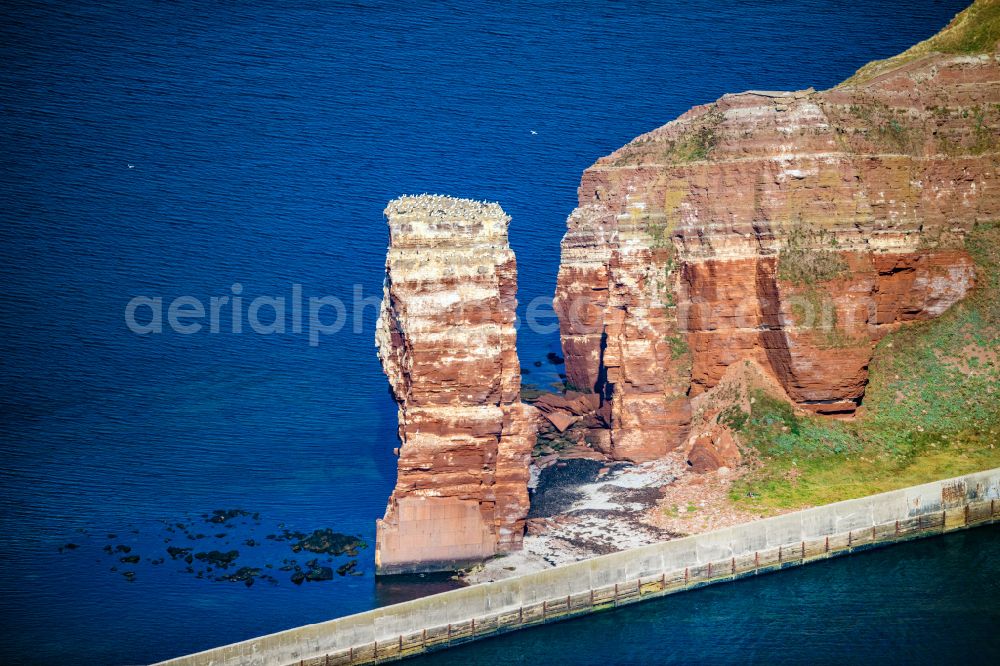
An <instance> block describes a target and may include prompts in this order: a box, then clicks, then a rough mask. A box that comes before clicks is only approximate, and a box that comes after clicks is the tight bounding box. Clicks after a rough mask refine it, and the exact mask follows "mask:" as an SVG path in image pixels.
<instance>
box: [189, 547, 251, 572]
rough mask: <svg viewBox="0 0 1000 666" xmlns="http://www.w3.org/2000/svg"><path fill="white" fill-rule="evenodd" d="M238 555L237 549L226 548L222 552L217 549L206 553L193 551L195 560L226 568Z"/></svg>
mask: <svg viewBox="0 0 1000 666" xmlns="http://www.w3.org/2000/svg"><path fill="white" fill-rule="evenodd" d="M239 556H240V551H238V550H228V551H226V552H224V553H223V552H222V551H219V550H212V551H209V552H207V553H205V552H202V553H195V554H194V557H195V559H196V560H199V561H201V562H205V563H206V564H210V565H212V566H216V567H219V568H221V569H226V568H228V567H229V565H230V564H232V563H233V562H235V561H236V558H237V557H239Z"/></svg>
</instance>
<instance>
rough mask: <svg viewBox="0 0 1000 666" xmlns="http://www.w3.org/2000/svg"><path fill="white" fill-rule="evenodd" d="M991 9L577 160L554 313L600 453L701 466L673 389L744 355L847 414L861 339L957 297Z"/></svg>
mask: <svg viewBox="0 0 1000 666" xmlns="http://www.w3.org/2000/svg"><path fill="white" fill-rule="evenodd" d="M996 6H997V0H980V1H979V2H977V3H976V4H975V5H974V6H973V8H972V9H970V10H967V11H966V12H964V13H963V14H961V15H959V17H958V18H956V21H955V22H953V24H952V25H951V26H949V28H946V29H945V31H943V32H942V33H940V34H939V35H937V36H936V37H934V38H932V39H931V40H928V41H927V42H924V43H922V44H920V45H917V46H916V47H914V48H913V49H911V50H910V51H907V52H906V53H904V54H902V55H901V56H898V57H897V58H894V59H891V60H889V61H883V62H880V63H873V64H872V65H869V66H867V67H866V68H864V69H862V70H860V71H859V73H858V74H857V75H856V76H855V77H853V78H852V79H850V80H849V81H847V82H845V83H844V84H842V85H840V86H838V87H836V88H833V89H831V90H827V91H823V92H815V91H813V90H811V89H810V90H804V91H798V92H771V91H756V92H753V91H752V92H746V93H740V94H732V95H725V96H724V97H722V98H721V99H719V100H718V101H716V102H715V103H713V104H708V105H704V106H699V107H696V108H694V109H692V110H690V111H688V112H687V113H685V114H684V115H683V116H681V117H680V118H678V119H677V120H675V121H673V122H670V123H668V124H667V125H665V126H663V127H661V128H659V129H657V130H654V131H652V132H650V133H648V134H644V135H642V136H640V137H638V138H636V139H635V140H633V141H632V142H631V143H629V144H628V145H626V146H624V147H623V148H621V149H619V150H617V151H615V152H614V153H613V154H611V155H609V156H607V157H604V158H602V159H600V160H598V161H597V163H596V164H594V165H593V166H592V167H590V168H589V169H587V170H586V172H585V173H584V175H583V179H582V182H581V185H580V188H579V207H578V208H577V209H576V210H575V211H574V212H573V213H572V214H571V215H570V216H569V220H568V222H567V226H568V230H567V233H566V235H565V237H564V239H563V243H562V263H561V265H560V271H559V279H558V286H557V292H556V310H557V312H558V313H559V315H560V323H561V334H562V343H563V351H564V354H565V357H566V371H567V375H568V381H569V382H570V383H571V384H572V385H573V386H574V387H575V388H577V389H578V390H584V391H593V392H595V393H598V394H599V395H600V396H601V402H602V413H603V414H604V418H605V420H606V422H607V423H608V425H609V427H610V444H608V445H607V449H608V453H610V454H611V455H612V456H613V457H616V458H620V459H631V460H635V461H642V460H650V459H654V458H657V457H660V456H662V455H663V454H664V453H666V452H667V451H670V450H671V449H674V448H676V447H678V446H681V445H685V446H695V447H697V449H699V450H698V451H697V453H698V457H699V459H700V460H702V461H705V462H704V464H705V465H707V466H711V465H713V464H715V465H717V464H720V459H721V457H722V456H716V455H715V454H714V453H713V452H712V451H710V450H709V449H711V448H712V446H711V439H712V437H711V436H709V437H708V439H706V436H705V433H702V432H691V420H692V399H693V398H694V397H696V396H698V395H699V394H701V393H703V392H705V391H708V390H711V389H713V387H715V386H716V385H717V384H719V382H720V381H721V380H722V378H723V377H724V375H726V372H727V369H728V368H730V367H731V366H734V364H736V363H738V362H741V361H746V360H749V361H751V362H753V363H755V364H756V365H758V366H759V367H760V368H762V369H763V371H764V372H765V373H766V374H767V375H769V376H770V378H772V379H773V380H776V381H777V383H778V384H779V385H780V387H781V389H782V390H783V391H784V392H785V393H786V394H787V396H788V397H789V399H790V400H791V401H793V402H794V403H796V404H797V405H799V406H801V407H804V408H807V409H810V410H813V411H816V412H818V413H822V414H831V415H832V414H837V415H849V414H852V413H853V412H854V411H855V410H856V409H857V407H858V405H859V404H861V403H862V401H863V398H864V392H865V386H866V382H867V377H868V363H869V361H870V359H871V355H872V351H873V348H874V345H875V343H876V342H877V341H878V340H879V338H881V337H882V336H884V335H885V334H886V333H887V332H889V331H891V330H893V329H895V328H896V327H898V326H900V325H902V324H904V323H906V322H908V321H914V320H920V319H927V318H930V317H935V316H937V315H939V314H941V313H942V312H943V311H944V310H946V309H947V308H948V307H949V306H951V305H952V304H953V303H955V302H956V301H958V300H960V299H961V298H963V296H964V295H965V294H966V292H967V291H968V290H969V289H970V288H971V287H972V286H973V284H974V281H975V270H974V267H973V264H972V262H971V260H970V259H969V257H968V255H967V254H966V253H965V251H964V250H963V239H964V236H965V234H966V232H967V231H968V230H969V229H970V228H971V227H972V225H973V224H974V223H975V222H976V221H985V220H990V219H996V218H997V217H998V216H1000V153H998V149H1000V140H998V136H1000V52H998V48H997V42H996V36H995V35H994V36H993V37H992V38H991V39H990V40H989V41H988V43H987V44H986V46H985V47H984V46H983V44H982V41H983V40H982V34H980V33H982V30H979V26H981V25H982V24H978V23H977V22H978V21H981V20H982V16H983V15H985V13H986V12H987V11H988V12H995V11H996ZM991 20H992V19H991ZM970 30H972V32H970ZM975 30H979V32H978V33H975ZM973 33H975V34H974V37H975V39H976V40H979V41H978V42H975V41H970V39H971V38H970V37H969V35H970V34H973ZM941 51H943V52H941ZM722 439H724V433H723V434H722V435H720V441H721V440H722ZM706 442H707V443H706ZM719 446H721V447H723V448H726V449H727V450H729V449H733V447H731V446H730V445H729V443H728V442H722V443H721V444H719ZM733 450H734V449H733ZM706 451H707V453H706Z"/></svg>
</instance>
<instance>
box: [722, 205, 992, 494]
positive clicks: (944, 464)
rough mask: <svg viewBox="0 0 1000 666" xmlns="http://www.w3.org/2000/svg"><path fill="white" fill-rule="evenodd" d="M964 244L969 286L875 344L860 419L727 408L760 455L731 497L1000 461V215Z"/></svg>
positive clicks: (957, 471)
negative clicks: (962, 295) (945, 306)
mask: <svg viewBox="0 0 1000 666" xmlns="http://www.w3.org/2000/svg"><path fill="white" fill-rule="evenodd" d="M966 248H967V249H968V251H969V253H970V254H971V255H972V256H973V258H974V259H975V261H976V264H977V273H978V278H977V280H978V281H977V286H976V289H975V290H974V291H973V292H972V294H971V295H970V296H969V297H967V298H966V299H965V300H963V301H962V302H960V303H958V304H956V305H955V306H953V307H952V308H951V309H950V310H948V311H947V312H946V313H944V314H943V315H942V316H941V317H939V318H937V319H934V320H931V321H928V322H922V323H919V324H911V325H908V326H906V327H904V328H903V329H901V330H900V331H898V332H897V333H894V334H892V335H890V336H887V337H886V338H885V339H883V340H882V341H881V342H880V343H879V345H878V347H877V349H876V351H875V356H874V358H873V360H872V364H871V375H870V381H869V385H868V390H867V392H866V395H865V402H864V406H865V414H864V415H863V416H859V417H858V418H857V419H855V420H854V421H835V420H831V419H828V418H822V417H814V416H803V415H801V414H796V413H795V412H794V411H793V410H792V408H791V406H789V405H788V404H787V403H785V402H783V401H781V400H777V399H775V398H772V397H770V396H768V395H766V394H764V393H761V392H758V393H757V394H756V395H755V396H754V403H753V405H752V407H751V410H752V411H751V413H750V414H749V415H747V414H744V413H742V412H734V413H733V414H732V418H730V419H729V421H730V425H731V427H733V428H734V429H735V430H737V432H738V433H739V435H740V438H741V440H742V441H743V442H744V443H745V444H747V445H749V446H751V447H753V448H755V449H756V450H757V451H758V452H759V453H760V458H761V466H760V467H759V468H758V469H756V470H754V471H753V472H751V473H749V474H748V475H746V476H744V477H743V478H742V479H740V480H739V481H737V482H736V483H735V484H734V486H733V489H732V493H731V498H732V499H733V500H734V501H736V502H737V503H739V504H741V505H743V506H745V507H747V508H751V509H753V510H755V511H759V512H761V513H770V512H771V511H773V510H775V509H788V508H797V507H803V506H815V505H819V504H826V503H829V502H837V501H840V500H845V499H851V498H854V497H862V496H864V495H871V494H875V493H880V492H885V491H888V490H894V489H896V488H902V487H905V486H910V485H914V484H919V483H926V482H928V481H933V480H935V479H942V478H948V477H952V476H958V475H962V474H968V473H970V472H975V471H979V470H983V469H989V468H992V467H1000V222H998V223H991V224H982V225H978V226H977V227H976V229H975V230H974V231H973V232H972V234H971V235H970V237H969V238H968V240H967V243H966Z"/></svg>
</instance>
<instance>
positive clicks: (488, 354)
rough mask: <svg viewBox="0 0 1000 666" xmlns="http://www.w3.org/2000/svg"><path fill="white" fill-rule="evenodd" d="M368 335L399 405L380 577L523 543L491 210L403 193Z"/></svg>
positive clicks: (512, 375)
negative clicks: (392, 486)
mask: <svg viewBox="0 0 1000 666" xmlns="http://www.w3.org/2000/svg"><path fill="white" fill-rule="evenodd" d="M385 214H386V217H387V219H388V222H389V232H390V242H389V251H388V256H387V258H386V269H385V270H386V277H385V293H384V298H383V301H382V310H381V314H380V316H379V321H378V325H377V329H376V334H375V342H376V346H377V348H378V354H379V358H380V359H381V361H382V367H383V369H384V370H385V374H386V376H387V377H388V379H389V384H390V386H391V388H392V393H393V396H394V397H395V399H396V402H397V403H398V406H399V439H400V447H399V475H398V479H397V482H396V488H395V490H394V491H393V493H392V496H391V497H390V498H389V504H388V507H387V508H386V512H385V517H384V518H383V519H382V520H380V521H378V526H377V544H376V551H375V563H376V569H377V571H378V572H379V573H380V574H394V573H413V572H421V571H445V570H451V569H455V568H458V567H462V566H467V565H468V564H471V563H474V562H478V561H481V560H483V559H485V558H487V557H490V556H492V555H494V554H496V553H498V552H502V551H509V550H516V549H519V548H520V547H521V541H522V537H523V533H524V519H525V516H526V515H527V513H528V487H527V486H528V476H529V472H528V466H529V461H530V456H531V448H532V446H533V444H534V433H535V416H534V409H533V408H532V407H530V406H528V405H524V404H522V403H521V402H520V386H521V371H520V365H519V362H518V358H517V350H516V348H515V344H516V336H517V334H516V331H515V328H514V322H515V308H516V306H517V300H516V292H517V264H516V261H515V258H514V253H513V252H512V251H511V249H510V246H509V245H508V242H507V226H508V224H509V223H510V218H509V217H508V216H507V215H506V214H505V213H504V212H503V210H502V209H501V208H500V206H499V205H497V204H495V203H480V202H477V201H469V200H465V199H455V198H452V197H446V196H431V195H422V196H405V197H401V198H399V199H396V200H394V201H391V202H390V203H389V205H388V207H387V208H386V210H385Z"/></svg>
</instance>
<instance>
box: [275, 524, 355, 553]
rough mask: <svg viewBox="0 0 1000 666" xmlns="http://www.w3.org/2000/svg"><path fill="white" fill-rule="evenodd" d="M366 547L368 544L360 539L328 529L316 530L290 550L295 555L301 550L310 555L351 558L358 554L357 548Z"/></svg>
mask: <svg viewBox="0 0 1000 666" xmlns="http://www.w3.org/2000/svg"><path fill="white" fill-rule="evenodd" d="M367 547H368V544H367V543H365V542H364V540H363V539H362V538H361V537H356V536H349V535H347V534H341V533H340V532H334V531H333V530H332V529H330V528H326V529H322V530H316V531H314V532H313V533H312V534H310V535H309V536H307V537H305V538H302V539H300V540H299V541H298V542H296V543H294V544H292V550H293V551H294V552H296V553H297V552H299V551H301V550H307V551H309V552H310V553H325V554H327V555H350V556H351V557H354V556H355V555H357V554H358V549H359V548H367Z"/></svg>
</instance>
